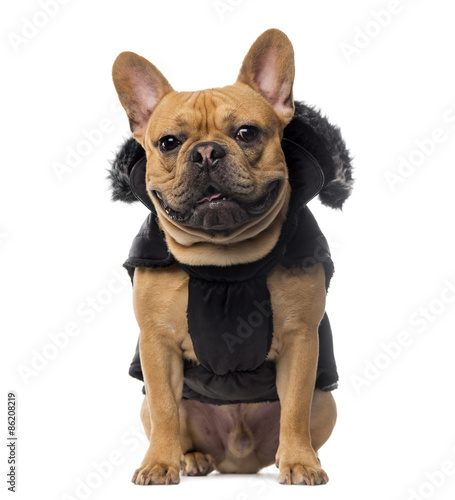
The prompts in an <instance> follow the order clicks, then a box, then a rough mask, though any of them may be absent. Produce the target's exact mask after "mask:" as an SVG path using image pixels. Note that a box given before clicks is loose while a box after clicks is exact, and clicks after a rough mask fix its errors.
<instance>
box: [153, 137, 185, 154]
mask: <svg viewBox="0 0 455 500" xmlns="http://www.w3.org/2000/svg"><path fill="white" fill-rule="evenodd" d="M158 144H159V146H160V149H161V150H162V151H172V150H173V149H175V148H177V147H178V146H180V144H182V143H181V142H180V141H179V140H178V139H177V137H174V136H173V135H166V136H165V137H162V138H161V139H160V140H159V141H158Z"/></svg>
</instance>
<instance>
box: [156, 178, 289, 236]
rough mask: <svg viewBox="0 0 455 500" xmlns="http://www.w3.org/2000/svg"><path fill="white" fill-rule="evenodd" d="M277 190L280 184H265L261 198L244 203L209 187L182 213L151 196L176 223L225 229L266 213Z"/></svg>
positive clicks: (162, 200)
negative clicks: (265, 187) (266, 186)
mask: <svg viewBox="0 0 455 500" xmlns="http://www.w3.org/2000/svg"><path fill="white" fill-rule="evenodd" d="M280 187H281V181H280V180H275V181H273V182H271V183H270V184H269V186H268V188H267V191H266V193H265V195H263V196H261V197H260V198H259V199H257V200H256V201H253V202H250V203H244V202H241V201H239V200H236V199H235V198H234V197H232V196H228V195H226V194H223V193H222V192H221V191H219V190H218V189H217V188H215V187H214V186H212V185H210V186H208V188H207V189H206V190H205V191H204V193H203V194H202V196H201V198H199V199H198V200H197V201H196V203H195V204H194V205H193V207H192V208H191V209H190V210H188V211H186V212H178V211H176V210H174V209H172V208H171V207H170V206H169V205H168V204H167V203H166V202H165V201H164V199H163V196H162V195H161V193H160V192H159V191H153V194H154V195H155V196H156V198H157V199H158V201H159V203H160V205H161V207H162V208H163V210H164V211H165V212H166V214H167V216H168V217H169V218H170V219H172V220H173V221H175V222H178V223H179V224H182V225H185V226H188V227H193V228H200V229H206V230H226V229H233V228H235V227H238V226H240V225H241V224H244V223H245V222H248V221H249V220H251V219H253V218H255V217H258V216H260V215H262V214H264V213H266V212H267V211H268V210H269V209H270V208H271V207H272V205H273V204H274V202H275V201H276V199H277V197H278V193H279V191H280Z"/></svg>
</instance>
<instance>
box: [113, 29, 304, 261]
mask: <svg viewBox="0 0 455 500" xmlns="http://www.w3.org/2000/svg"><path fill="white" fill-rule="evenodd" d="M113 80H114V84H115V87H116V90H117V92H118V95H119V98H120V101H121V103H122V105H123V107H124V108H125V110H126V113H127V115H128V118H129V122H130V126H131V130H132V132H133V135H134V137H135V138H136V140H137V141H138V142H139V143H140V144H141V145H142V146H143V148H144V149H145V151H146V155H147V170H146V187H147V192H148V194H149V196H150V198H151V199H152V201H153V204H154V206H155V209H156V212H157V214H158V219H159V222H160V225H161V227H162V229H163V230H164V232H165V234H166V239H167V242H168V244H169V245H170V247H171V250H172V251H173V253H177V255H176V256H177V257H179V255H178V254H179V252H180V254H182V252H183V253H186V254H188V252H187V251H186V250H188V248H189V247H192V246H194V245H197V244H205V245H206V247H207V245H211V246H212V247H213V246H215V247H217V246H218V248H224V249H226V248H227V247H229V248H230V249H232V248H233V246H234V245H237V246H238V245H239V244H240V243H242V242H243V243H245V242H246V241H249V242H251V241H252V240H254V243H253V244H252V245H250V246H249V248H250V250H251V252H252V253H254V254H255V255H254V256H253V255H248V257H247V260H252V259H255V258H258V257H260V255H259V254H260V253H262V254H265V253H267V251H269V250H270V249H271V248H272V247H273V245H274V244H275V243H276V240H277V238H278V235H279V231H280V228H281V224H282V222H283V220H284V217H285V213H286V208H287V203H288V201H289V192H290V188H289V184H288V182H287V167H286V162H285V158H284V154H283V151H282V148H281V139H282V136H283V129H284V127H285V126H286V125H287V124H288V123H289V121H290V120H291V118H292V116H293V114H294V101H293V96H292V85H293V80H294V54H293V49H292V45H291V43H290V41H289V39H288V38H287V37H286V35H285V34H284V33H282V32H281V31H278V30H274V29H273V30H268V31H266V32H265V33H263V34H262V35H261V36H260V37H259V38H258V39H257V40H256V42H255V43H254V44H253V46H252V47H251V49H250V50H249V52H248V54H247V55H246V57H245V59H244V61H243V64H242V67H241V69H240V73H239V76H238V79H237V81H236V82H235V83H234V84H233V85H230V86H227V87H223V88H217V89H208V90H202V91H198V92H176V91H174V90H173V89H172V87H171V85H170V84H169V83H168V81H167V80H166V78H165V77H164V76H163V75H162V74H161V73H160V71H159V70H158V69H157V68H156V67H155V66H154V65H153V64H151V63H150V62H148V61H147V60H146V59H144V58H142V57H140V56H138V55H136V54H134V53H132V52H123V53H121V54H120V55H119V56H118V57H117V59H116V61H115V63H114V67H113ZM152 116H153V119H152ZM255 246H256V247H257V251H254V247H255ZM240 247H242V252H243V251H244V249H245V244H243V245H240ZM260 247H261V248H260ZM207 248H208V247H207ZM207 248H206V249H207ZM199 249H200V248H199ZM212 250H213V248H212ZM250 250H248V253H249V252H250ZM258 252H259V254H258ZM209 253H210V252H209ZM212 253H213V258H209V257H208V255H207V252H206V255H205V258H204V259H202V260H203V262H202V263H203V264H209V263H214V264H217V263H220V261H219V260H217V259H219V258H220V255H219V252H218V255H217V256H216V257H215V254H217V252H216V251H212ZM224 253H226V252H224ZM256 254H257V255H256ZM231 258H232V252H231ZM194 259H195V256H194V255H193V256H192V257H191V259H190V260H192V261H193V263H194ZM184 260H185V257H184ZM187 260H188V259H187ZM196 260H197V259H196ZM234 260H237V261H238V259H234ZM241 260H242V259H241Z"/></svg>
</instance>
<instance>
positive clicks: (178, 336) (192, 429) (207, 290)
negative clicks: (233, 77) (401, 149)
mask: <svg viewBox="0 0 455 500" xmlns="http://www.w3.org/2000/svg"><path fill="white" fill-rule="evenodd" d="M112 76H113V81H114V85H115V88H116V91H117V93H118V96H119V99H120V102H121V104H122V106H123V108H124V109H125V111H126V114H127V116H128V119H129V124H130V128H131V131H132V134H133V138H134V139H131V140H130V142H129V143H128V148H129V149H128V151H127V152H125V151H124V152H123V159H122V161H126V160H125V158H126V159H127V160H128V162H130V163H131V162H132V163H136V164H135V166H134V168H133V169H132V170H131V171H130V169H128V178H127V181H125V182H128V189H129V182H130V180H131V190H132V192H133V194H134V195H135V197H137V198H138V199H140V200H141V201H143V202H144V204H145V205H146V206H147V207H148V208H149V209H150V211H151V212H150V215H149V217H148V218H147V220H146V222H145V223H144V226H143V227H142V229H141V231H140V233H139V235H138V236H137V237H136V239H135V242H134V243H133V247H132V250H131V252H130V257H129V259H128V261H127V262H126V263H125V267H126V268H127V269H128V271H129V272H130V275H131V277H132V281H133V301H134V312H135V316H136V319H137V322H138V325H139V328H140V340H139V344H138V355H137V359H136V361H137V363H138V362H139V359H140V367H141V373H140V375H139V376H138V378H143V380H144V388H145V398H144V401H143V405H142V408H141V420H142V423H143V426H144V429H145V432H146V435H147V437H148V439H149V441H150V444H149V447H148V449H147V452H146V454H145V457H144V459H143V461H142V464H141V465H140V467H139V468H138V469H137V470H136V471H135V473H134V475H133V478H132V481H133V483H135V484H138V485H150V484H176V483H179V481H180V472H182V474H184V475H188V476H194V475H196V476H197V475H206V474H208V473H210V472H211V471H213V470H217V471H219V472H221V473H255V472H257V471H259V470H260V469H261V468H263V467H266V466H269V465H272V464H273V463H275V464H276V466H277V467H278V468H279V476H278V481H279V482H280V483H283V484H306V485H319V484H324V483H326V482H327V481H328V476H327V474H326V472H325V471H324V470H323V469H322V468H321V463H320V461H319V458H318V450H319V448H321V446H322V445H323V444H324V443H325V442H326V441H327V440H328V438H329V437H330V435H331V433H332V430H333V428H334V426H335V422H336V417H337V412H336V404H335V401H334V398H333V396H332V393H331V389H333V388H335V386H336V381H337V379H338V376H337V374H336V366H335V363H334V360H333V359H332V358H331V356H333V354H332V351H333V350H332V344H331V332H330V325H329V323H328V319H327V317H326V314H325V300H326V292H327V287H328V283H329V281H330V278H331V274H332V272H333V265H332V262H331V259H330V253H329V251H328V247H327V244H326V240H325V239H324V237H323V235H322V233H320V231H319V228H318V227H317V224H316V223H315V221H314V219H313V218H312V215H311V213H310V212H309V211H308V209H307V207H306V203H307V202H308V201H309V199H311V198H312V197H314V196H315V195H316V194H318V193H320V192H321V189H322V188H323V187H324V186H325V193H326V196H327V197H328V198H327V199H329V198H330V196H332V198H333V199H332V200H331V202H330V203H327V204H331V205H332V206H338V205H339V206H341V203H342V201H344V199H345V198H346V197H347V196H348V194H349V192H350V189H351V181H352V178H351V175H350V170H349V166H348V160H349V158H348V153H347V151H346V150H345V149H344V143H343V144H342V146H340V148H341V149H340V150H339V151H338V153H337V154H334V153H332V154H326V153H324V152H323V153H322V156H324V154H326V157H324V158H323V157H322V156H321V158H320V161H321V164H326V163H327V162H329V161H330V162H332V160H333V159H334V158H335V160H333V161H336V158H337V157H338V158H340V157H341V158H343V159H344V161H345V164H344V165H342V168H341V167H333V166H332V167H333V168H332V171H330V172H328V171H324V172H323V170H321V167H320V166H319V164H318V161H317V160H316V159H315V158H314V157H313V156H311V155H310V154H309V153H307V152H306V151H305V150H304V149H302V148H300V147H298V145H296V144H294V143H293V142H292V141H288V142H287V143H286V141H285V140H283V135H284V131H285V129H286V130H288V129H287V128H286V127H287V126H288V125H289V124H290V122H291V120H292V119H293V116H294V113H296V114H297V112H296V109H297V110H298V111H299V113H300V114H301V115H302V114H305V113H306V114H305V118H308V117H311V116H313V115H311V113H314V112H313V111H311V110H308V109H307V108H305V109H304V108H302V107H297V108H296V105H295V104H294V100H293V82H294V52H293V47H292V45H291V42H290V41H289V39H288V38H287V36H286V35H285V34H284V33H282V32H281V31H279V30H276V29H271V30H268V31H266V32H265V33H263V34H262V35H261V36H260V37H259V38H258V39H257V40H256V41H255V42H254V44H253V45H252V47H251V48H250V50H249V52H248V53H247V55H246V57H245V59H244V61H243V64H242V66H241V69H240V73H239V76H238V79H237V81H236V82H235V83H234V84H233V85H229V86H226V87H223V88H216V89H208V90H202V91H197V92H177V91H175V90H174V89H173V88H172V87H171V85H170V84H169V82H168V81H167V80H166V78H165V77H164V76H163V75H162V74H161V73H160V71H159V70H158V69H157V68H156V67H155V66H154V65H153V64H151V63H150V62H148V61H147V60H146V59H144V58H143V57H141V56H139V55H136V54H134V53H132V52H123V53H121V54H120V55H119V56H118V57H117V59H116V60H115V62H114V65H113V70H112ZM299 106H300V105H299ZM313 118H314V117H313ZM310 122H311V123H312V124H313V122H314V119H312V120H310V119H308V120H307V124H309V123H310ZM318 123H319V124H320V125H321V127H320V128H319V129H317V133H318V134H319V135H317V134H316V133H315V132H314V130H316V129H315V128H314V126H313V125H311V127H313V128H311V129H310V125H308V130H307V133H306V134H304V135H305V137H313V136H314V137H313V139H312V140H310V141H309V144H310V146H311V147H313V148H314V149H315V151H316V155H315V156H317V151H318V148H319V150H323V146H322V142H321V140H320V139H318V137H320V136H322V135H323V134H324V133H326V132H327V130H328V125H327V123H326V122H324V121H323V119H321V120H320V121H319V122H318ZM290 127H291V126H290V125H289V127H288V128H290ZM334 130H335V132H333V134H334V135H332V139H331V138H330V137H329V140H328V141H327V140H326V141H325V142H326V143H327V148H329V147H331V146H330V144H329V143H330V140H332V142H333V143H335V142H336V140H338V143H340V141H341V139H340V137H338V135H336V134H339V132H338V131H337V129H334ZM330 133H332V132H330ZM311 134H313V136H312V135H311ZM326 135H327V134H326ZM335 139H336V140H335ZM296 140H297V139H296ZM318 141H319V142H318ZM297 142H298V141H297ZM144 151H145V153H144ZM135 155H136V156H135ZM343 155H344V156H343ZM132 158H134V161H132ZM136 160H138V161H136ZM340 161H341V160H340ZM291 165H294V166H293V167H292V168H293V170H292V168H291ZM334 172H335V173H334ZM323 173H324V174H325V178H324V175H323ZM112 175H117V174H112ZM337 176H338V177H337ZM125 178H126V177H125ZM341 178H342V179H343V182H344V184H343V187H340V186H341V181H340V179H341ZM116 180H117V181H118V179H116ZM328 181H330V182H328ZM337 183H338V185H337ZM329 184H330V185H329ZM337 186H338V187H337ZM335 188H336V189H342V190H343V189H344V190H345V191H343V192H342V194H341V195H340V196H339V197H338V198H337V199H336V200H335V198H336V196H338V195H339V191H336V193H337V194H336V196H335V195H333V194H330V193H329V191H330V189H335ZM321 196H322V195H321ZM132 199H133V197H132V196H131V199H128V200H127V201H132ZM297 214H298V215H297ZM308 242H311V244H309V243H308ZM323 343H324V346H322V344H323ZM324 352H328V355H327V356H326V358H327V359H326V361H325V362H326V363H328V364H329V365H330V367H331V370H332V371H331V372H330V370H326V369H320V366H319V365H321V363H322V361H321V358H322V357H325V354H324ZM327 360H328V361H327ZM318 363H319V364H318ZM329 372H330V376H327V379H326V380H325V385H324V384H322V383H319V385H318V380H320V379H321V377H322V378H324V374H325V375H327V373H329ZM322 385H323V387H322Z"/></svg>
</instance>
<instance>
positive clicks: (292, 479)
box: [275, 452, 329, 486]
mask: <svg viewBox="0 0 455 500" xmlns="http://www.w3.org/2000/svg"><path fill="white" fill-rule="evenodd" d="M280 455H281V454H280V453H277V458H276V462H275V465H276V466H277V467H279V469H280V473H279V476H278V482H279V483H280V484H305V485H308V486H314V485H318V484H326V483H327V482H328V481H329V477H328V476H327V473H326V472H325V471H324V470H323V469H322V468H321V466H320V465H321V464H320V460H319V458H318V457H317V455H316V454H314V452H313V453H312V454H309V455H308V454H305V455H303V454H302V455H301V456H300V457H299V454H298V453H296V454H295V455H294V454H293V455H288V456H287V457H286V458H287V460H286V459H283V458H281V459H280V458H279V457H280Z"/></svg>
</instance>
